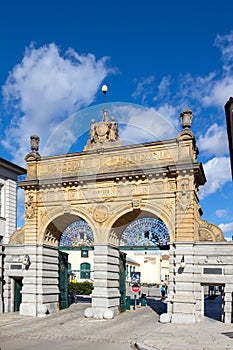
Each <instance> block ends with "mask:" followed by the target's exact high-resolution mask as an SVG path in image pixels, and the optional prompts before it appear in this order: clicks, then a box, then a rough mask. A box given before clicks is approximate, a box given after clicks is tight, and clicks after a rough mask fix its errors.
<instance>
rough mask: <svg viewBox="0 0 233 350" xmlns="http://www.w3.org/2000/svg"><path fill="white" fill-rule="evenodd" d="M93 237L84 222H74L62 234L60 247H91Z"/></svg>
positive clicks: (89, 228)
mask: <svg viewBox="0 0 233 350" xmlns="http://www.w3.org/2000/svg"><path fill="white" fill-rule="evenodd" d="M93 243H94V235H93V232H92V229H91V227H90V225H88V223H87V222H86V221H84V220H79V221H75V222H73V223H72V224H70V225H69V226H68V227H67V228H66V229H65V230H64V232H63V233H62V235H61V238H60V243H59V246H60V247H75V246H92V245H93Z"/></svg>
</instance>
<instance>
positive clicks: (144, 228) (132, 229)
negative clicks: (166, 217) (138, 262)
mask: <svg viewBox="0 0 233 350" xmlns="http://www.w3.org/2000/svg"><path fill="white" fill-rule="evenodd" d="M168 242H169V233H168V229H167V227H166V225H165V224H164V222H163V221H162V220H160V219H158V218H149V217H146V218H140V219H137V220H134V221H133V222H131V223H130V224H129V225H128V226H127V227H126V228H125V230H124V231H123V234H122V237H121V241H120V245H121V246H150V247H153V246H154V247H160V249H161V248H168Z"/></svg>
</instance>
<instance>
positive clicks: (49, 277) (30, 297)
mask: <svg viewBox="0 0 233 350" xmlns="http://www.w3.org/2000/svg"><path fill="white" fill-rule="evenodd" d="M25 254H27V255H28V256H29V258H30V266H29V267H28V268H25V270H24V277H23V288H22V303H21V305H20V315H26V316H38V315H39V314H41V310H43V312H44V313H45V314H46V313H47V314H49V313H53V312H57V311H58V310H59V287H58V279H59V271H58V269H59V267H58V250H57V249H56V248H52V247H49V246H45V245H30V246H25Z"/></svg>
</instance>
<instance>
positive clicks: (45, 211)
mask: <svg viewBox="0 0 233 350" xmlns="http://www.w3.org/2000/svg"><path fill="white" fill-rule="evenodd" d="M181 119H182V127H183V130H182V131H181V132H180V133H179V135H178V136H177V138H175V139H171V140H166V141H163V142H161V141H157V142H151V143H145V144H139V145H130V146H122V144H121V142H120V140H119V135H118V127H117V123H116V121H115V118H112V119H111V120H110V119H109V117H108V112H107V111H104V115H103V118H102V121H100V122H97V123H95V122H94V121H93V122H92V125H91V131H90V139H89V140H88V142H87V145H86V147H85V150H84V152H80V153H73V154H66V155H57V156H51V157H41V156H40V154H39V153H38V142H39V138H38V137H37V136H35V135H34V136H32V137H31V141H32V142H31V152H30V153H29V154H27V156H26V158H25V159H26V161H27V178H26V180H24V181H22V182H20V183H19V186H20V187H21V188H23V189H24V190H25V218H26V219H25V226H24V228H23V234H24V238H23V244H24V248H25V249H24V251H25V252H26V253H27V254H28V256H29V257H30V262H31V264H30V266H29V268H28V269H27V270H26V269H25V270H24V273H23V289H22V303H21V306H20V313H21V314H25V315H33V316H35V315H37V314H38V311H39V310H40V311H41V310H42V309H44V310H45V309H47V311H48V312H54V311H56V310H57V303H58V299H59V289H58V246H59V240H60V237H61V234H62V233H63V232H64V230H65V229H66V227H67V226H68V225H70V224H72V223H73V222H75V221H77V220H79V219H82V220H84V221H86V222H87V223H88V224H89V225H90V227H91V229H92V232H93V237H94V274H93V278H94V286H95V288H94V291H93V293H92V313H91V314H92V316H94V317H96V318H99V317H104V313H105V311H106V310H108V311H109V309H110V310H111V311H112V312H113V314H117V312H118V307H119V300H120V293H119V246H120V239H121V237H122V234H123V232H124V229H126V227H127V225H129V224H131V223H132V222H133V221H134V220H136V219H140V218H142V219H143V218H156V219H157V220H161V221H158V222H160V225H159V226H158V227H161V225H162V224H161V222H163V223H164V224H165V225H166V227H167V229H168V232H169V244H170V248H171V249H170V252H171V253H170V262H171V264H172V265H173V269H172V272H171V274H172V276H171V281H172V284H171V290H172V291H173V293H174V294H173V296H171V299H170V309H169V308H168V309H169V313H170V315H171V314H172V315H173V314H174V313H175V312H177V313H178V314H179V315H180V313H182V307H183V306H184V303H187V305H188V306H189V308H188V310H189V311H188V313H187V315H188V316H187V317H189V313H190V314H191V315H192V316H193V319H195V316H194V315H195V311H196V309H195V308H197V306H196V305H199V304H198V303H196V300H195V298H196V295H197V294H198V293H199V291H198V293H197V291H196V290H195V291H194V287H193V286H194V284H193V280H192V278H193V267H191V266H194V265H192V264H190V271H191V272H190V271H189V272H187V275H186V276H187V280H188V282H187V283H186V284H187V286H188V287H187V290H186V292H185V296H186V299H184V298H183V294H182V293H183V287H182V280H183V278H182V275H181V274H179V273H178V265H179V264H180V261H181V260H182V259H183V257H184V260H186V259H185V258H186V256H187V254H189V255H190V256H189V257H187V261H188V259H189V260H190V261H191V259H192V257H193V255H192V254H194V253H193V251H194V247H193V246H192V249H191V248H190V246H191V245H192V244H194V242H195V243H196V242H198V243H201V242H203V241H211V242H220V241H223V240H224V238H223V234H222V232H221V230H220V229H219V228H217V227H216V226H214V225H212V224H210V223H206V222H205V221H203V220H202V219H201V208H200V205H199V201H198V188H199V186H200V185H203V184H204V183H205V175H204V172H203V168H202V165H201V163H199V162H197V154H198V149H197V146H196V141H195V137H194V134H193V133H192V131H191V130H190V126H191V120H192V112H191V111H190V110H185V111H183V112H182V113H181ZM145 235H146V236H145ZM13 236H14V235H13ZM13 236H12V241H11V243H13V240H14V239H16V237H18V236H17V234H16V235H15V236H14V237H13ZM80 239H86V238H85V237H84V236H83V238H81V236H80ZM157 239H158V240H159V244H161V242H162V240H163V236H159V235H155V233H154V231H153V227H151V228H150V230H147V231H146V232H144V238H143V242H144V243H145V242H148V241H151V242H153V243H154V244H156V240H157ZM187 246H188V247H189V248H188V249H187ZM185 273H186V271H185ZM32 287H33V288H32ZM229 292H230V291H229ZM174 295H175V297H174ZM180 300H181V301H182V302H180ZM184 300H185V302H184ZM190 300H192V305H191V306H190ZM41 305H42V306H43V307H41ZM174 305H175V306H174ZM179 315H178V316H177V317H176V318H175V317H174V320H175V319H179ZM169 317H170V316H169Z"/></svg>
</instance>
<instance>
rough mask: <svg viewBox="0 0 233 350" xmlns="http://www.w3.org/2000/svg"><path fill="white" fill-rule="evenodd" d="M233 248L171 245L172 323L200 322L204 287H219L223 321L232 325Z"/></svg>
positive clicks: (231, 245) (222, 244) (216, 244)
mask: <svg viewBox="0 0 233 350" xmlns="http://www.w3.org/2000/svg"><path fill="white" fill-rule="evenodd" d="M232 248H233V243H232V242H174V243H173V244H172V245H171V251H170V284H169V296H168V300H167V301H168V315H169V320H170V321H171V322H175V323H177V322H182V323H184V322H185V323H194V322H200V321H202V320H203V317H204V286H210V285H211V286H221V287H222V310H223V312H222V321H223V322H225V323H231V322H233V319H232V317H233V310H232V301H233V300H232V293H233V279H232V277H233V267H232ZM182 258H183V260H184V261H183V267H182V263H181V261H182Z"/></svg>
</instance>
